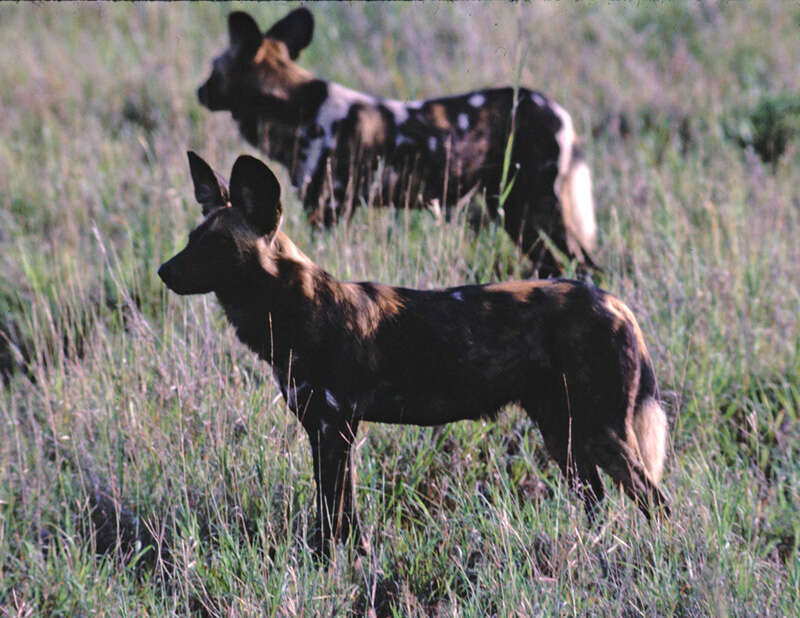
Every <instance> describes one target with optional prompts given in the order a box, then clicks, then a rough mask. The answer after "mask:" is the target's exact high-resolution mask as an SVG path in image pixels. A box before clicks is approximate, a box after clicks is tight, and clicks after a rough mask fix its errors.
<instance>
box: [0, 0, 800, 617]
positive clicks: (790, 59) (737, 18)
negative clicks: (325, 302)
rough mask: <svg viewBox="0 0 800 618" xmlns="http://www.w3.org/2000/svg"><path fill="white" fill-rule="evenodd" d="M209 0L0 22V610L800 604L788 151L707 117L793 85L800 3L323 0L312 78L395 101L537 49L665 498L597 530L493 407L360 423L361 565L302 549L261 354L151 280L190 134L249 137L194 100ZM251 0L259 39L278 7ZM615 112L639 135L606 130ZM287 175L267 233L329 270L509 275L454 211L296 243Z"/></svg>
mask: <svg viewBox="0 0 800 618" xmlns="http://www.w3.org/2000/svg"><path fill="white" fill-rule="evenodd" d="M229 9H230V7H224V6H216V5H211V4H202V5H194V6H188V5H179V6H168V5H161V6H158V5H157V6H141V5H138V6H133V5H126V6H122V5H119V6H117V5H114V6H111V5H100V6H98V5H67V6H55V5H11V6H0V41H2V50H3V52H4V53H2V54H0V107H1V108H2V110H3V113H2V114H0V134H1V135H2V136H3V139H2V140H0V330H2V332H3V333H4V335H3V336H2V338H0V362H2V366H3V368H4V369H6V370H7V373H8V374H9V377H8V381H7V384H6V385H5V387H4V388H2V390H0V613H3V614H14V615H16V614H20V615H45V614H54V615H70V616H71V615H89V614H101V615H143V614H148V615H152V614H173V613H177V614H184V613H203V612H206V613H211V614H225V615H261V614H271V615H317V614H326V615H330V614H337V615H338V614H344V613H347V612H353V613H355V614H367V613H369V612H370V610H371V608H373V607H374V608H376V612H377V614H378V615H392V614H394V615H430V614H436V613H438V614H440V615H465V616H485V615H490V614H495V615H511V614H518V615H536V614H542V613H546V614H586V613H591V614H604V615H621V614H625V615H639V614H647V615H673V614H679V615H709V614H713V615H722V614H734V615H767V614H771V615H797V614H798V613H800V553H799V552H798V543H800V523H798V521H800V520H798V517H797V512H798V510H800V497H799V496H800V466H798V463H797V462H798V461H800V446H798V445H800V425H799V424H798V420H799V419H798V410H800V377H798V376H799V375H800V327H798V307H800V277H798V264H800V243H798V242H797V238H798V236H800V209H799V208H798V192H797V187H798V186H800V165H799V164H800V154H798V153H800V149H798V142H797V141H796V140H794V138H790V140H789V141H788V143H787V144H786V147H785V151H784V153H783V155H782V156H781V157H780V158H779V159H778V160H777V161H776V162H774V164H764V163H762V162H761V160H760V159H759V158H758V156H757V155H756V153H755V152H754V151H753V150H752V149H749V148H748V149H745V150H742V149H741V148H740V146H739V144H737V143H736V142H735V141H734V140H731V139H728V137H727V135H726V125H725V121H726V119H727V118H730V117H731V116H730V114H734V115H735V114H736V113H739V110H744V109H755V108H757V106H758V105H759V103H760V102H761V101H765V100H767V101H769V100H773V99H775V100H778V99H777V98H780V100H784V98H783V97H786V95H787V93H789V95H791V93H795V96H796V95H797V93H799V92H800V74H799V73H798V72H797V63H796V60H797V58H798V57H800V39H799V38H798V37H797V36H796V28H797V25H798V23H800V9H798V7H797V6H796V5H793V4H791V3H766V2H764V3H728V4H726V3H722V4H719V5H712V4H688V5H681V4H676V3H655V4H651V3H642V4H636V3H622V4H621V5H618V6H617V5H616V4H608V3H603V4H600V3H598V4H594V3H556V2H549V3H533V4H532V5H526V6H518V5H514V6H506V5H489V6H483V5H477V4H468V5H453V4H424V5H409V6H406V5H370V6H367V5H360V4H352V5H349V4H344V5H325V6H318V7H317V6H315V7H313V10H314V13H315V17H316V19H317V29H316V34H315V40H314V42H313V43H312V45H311V47H310V48H309V49H308V50H307V51H306V52H305V53H304V54H303V56H301V62H302V64H303V65H304V66H306V67H307V68H309V69H311V70H313V71H315V72H316V73H317V74H319V75H321V76H324V77H328V78H332V79H335V80H338V81H340V82H341V83H344V84H345V85H347V86H350V87H354V88H358V89H362V90H366V91H370V92H374V93H380V94H383V95H389V96H396V97H401V98H417V97H427V96H435V95H441V94H446V93H455V92H461V91H465V90H469V89H472V88H478V87H483V86H486V85H492V84H499V83H514V82H515V80H516V75H517V70H518V68H519V67H518V66H516V65H515V63H516V50H517V49H520V47H519V46H520V45H521V46H522V47H523V48H524V47H525V46H528V51H527V53H526V54H524V58H525V61H524V64H523V66H522V72H521V83H522V84H523V85H526V86H531V87H534V88H537V89H540V90H542V91H544V92H547V93H549V94H552V95H553V96H555V97H556V98H557V99H558V100H559V101H560V102H561V103H562V104H563V105H564V106H565V107H566V108H567V109H568V110H569V111H570V112H571V113H572V114H573V115H574V118H575V121H576V125H577V128H578V131H579V133H580V134H581V135H583V136H584V137H585V142H584V146H585V150H586V151H587V157H588V159H589V162H590V165H591V168H592V171H593V174H594V181H595V190H596V200H597V203H598V219H599V225H600V232H601V235H600V247H599V250H598V252H597V257H598V260H599V262H600V263H601V264H603V265H604V266H605V268H606V270H605V274H604V275H603V276H602V277H601V279H600V280H599V281H598V282H599V283H601V284H602V285H603V286H604V287H606V288H607V289H609V290H611V291H613V292H614V293H616V294H617V295H619V296H620V297H621V298H623V299H624V300H625V301H626V302H627V303H628V304H630V306H631V307H632V308H633V309H634V311H635V313H636V315H637V316H638V318H639V320H640V323H641V324H642V327H643V330H644V332H645V335H646V339H647V342H648V345H649V347H650V351H651V353H652V355H653V357H654V361H655V366H656V370H657V373H658V377H659V381H660V384H661V387H662V391H663V395H664V399H665V400H666V403H667V407H668V409H669V415H670V418H671V426H672V442H671V448H670V456H669V461H668V468H667V472H666V477H665V488H666V490H667V492H668V493H669V495H670V497H671V500H672V502H673V505H674V509H673V511H674V515H673V517H672V519H670V520H669V521H668V522H665V523H663V524H657V525H654V526H652V527H651V526H648V525H647V523H646V522H645V521H643V519H642V517H641V516H640V515H639V514H638V513H637V512H636V510H635V508H634V507H633V506H632V505H631V504H630V503H629V501H627V500H625V499H623V498H621V497H619V496H616V495H611V496H610V498H609V500H608V501H607V505H606V506H605V507H604V512H603V516H604V517H603V523H602V525H600V526H598V527H597V528H595V529H589V528H588V527H587V525H586V521H585V518H584V516H583V514H582V509H581V506H580V503H579V501H577V500H576V499H575V498H574V497H573V496H572V495H571V494H570V493H569V492H568V491H567V488H566V487H565V486H564V483H563V482H562V479H561V478H560V476H559V474H558V473H557V470H556V469H555V468H554V466H552V465H551V464H550V463H549V462H548V460H547V458H546V456H545V455H544V451H543V448H542V445H541V441H540V438H539V436H538V433H537V431H536V429H535V428H534V427H533V426H531V424H530V423H529V422H528V421H527V420H526V419H525V418H524V415H522V414H520V413H519V411H517V410H514V409H510V410H509V411H508V412H507V413H505V414H503V415H502V416H501V418H500V420H499V421H498V422H497V423H495V424H491V423H461V424H457V425H453V426H449V427H447V428H445V429H436V430H433V429H418V428H403V427H389V426H380V425H369V426H365V427H364V429H363V431H362V433H361V435H360V441H359V444H358V448H357V449H356V459H357V471H358V483H357V487H358V497H359V512H360V514H361V517H362V524H363V526H364V529H365V536H366V538H367V541H368V542H369V543H370V551H369V553H368V555H366V556H364V557H362V558H360V559H359V560H355V559H354V558H352V557H351V556H350V555H349V554H348V552H347V549H346V548H344V547H339V548H337V550H336V552H335V555H334V561H333V564H332V566H331V568H330V569H328V570H327V571H325V570H321V569H319V568H318V567H317V565H315V564H314V562H313V561H312V560H311V558H310V556H309V551H308V548H307V546H306V544H305V538H306V537H307V535H308V534H309V525H310V520H311V517H312V514H311V512H310V507H311V504H312V500H313V490H314V488H313V479H312V474H311V469H310V468H311V464H310V457H309V456H308V447H307V444H306V438H305V435H304V434H303V432H302V430H301V429H300V427H299V425H298V424H297V423H296V421H295V420H294V419H293V418H292V416H291V414H290V413H289V412H288V411H287V410H286V409H285V408H284V405H283V403H282V401H280V400H279V399H276V397H277V395H278V391H277V388H276V387H275V386H274V385H273V384H272V382H271V380H270V379H269V371H268V369H267V368H266V367H265V366H264V365H263V364H259V363H257V362H256V361H255V359H254V358H252V355H251V354H250V353H249V352H248V351H247V350H245V349H244V348H243V346H242V345H241V344H239V343H238V342H237V341H236V338H235V335H234V334H233V333H232V331H231V329H230V328H229V327H228V326H227V325H226V323H225V319H224V317H223V315H222V313H221V311H220V309H219V307H218V306H217V304H216V301H215V300H214V299H213V298H212V297H207V298H206V297H204V298H199V297H198V298H189V299H184V298H179V297H177V296H175V295H171V294H167V292H166V290H165V289H164V288H163V286H162V285H161V284H160V282H159V281H158V278H157V276H156V269H157V267H158V265H159V264H160V263H161V262H162V261H163V260H164V259H165V258H167V257H169V256H170V255H172V253H173V252H174V251H175V250H176V249H179V248H180V247H181V246H182V244H183V243H184V242H185V239H186V235H187V232H188V231H189V229H190V228H191V226H192V225H193V223H194V222H195V221H197V220H198V219H199V215H200V213H199V207H198V206H197V205H196V204H195V203H194V200H193V196H192V190H191V185H190V178H189V174H188V169H187V164H186V159H185V151H186V150H187V149H188V148H191V149H195V150H197V151H198V152H200V153H201V154H202V155H203V156H204V157H205V158H207V159H208V160H209V161H210V162H211V163H212V164H214V165H215V166H216V167H218V168H219V169H220V170H223V171H225V170H227V169H229V166H230V165H231V164H232V162H233V161H234V159H235V157H236V156H237V155H238V154H240V153H242V152H253V151H252V150H251V149H250V148H249V147H247V146H246V145H245V144H244V142H243V141H242V140H241V139H240V138H239V137H238V135H237V132H236V129H235V126H234V124H233V122H232V120H231V119H230V117H229V116H228V115H226V114H211V113H209V112H208V111H206V110H204V109H202V108H200V106H199V104H198V103H197V101H196V99H195V96H194V90H195V88H196V87H197V85H198V84H199V83H200V82H201V80H202V79H204V78H205V76H206V74H207V71H208V69H209V67H210V59H211V57H212V56H213V55H215V54H216V53H218V52H219V50H221V49H222V47H223V46H224V44H225V38H226V34H225V32H226V27H225V16H226V14H227V12H228V11H229ZM249 9H250V10H251V11H252V12H253V13H255V14H256V15H257V16H258V18H259V21H260V23H261V24H262V26H264V27H266V26H267V25H268V24H269V23H270V21H271V20H273V19H275V18H277V17H278V16H280V15H281V14H283V13H284V12H285V10H286V7H282V6H276V5H263V6H252V7H249ZM754 42H755V43H754ZM787 100H788V99H787ZM776 109H777V108H776ZM621 117H625V118H627V119H628V128H629V130H628V131H627V133H626V132H624V131H623V132H620V131H617V130H615V129H614V125H613V123H612V124H608V123H607V122H606V121H607V119H609V118H611V119H613V118H621ZM684 121H685V122H684ZM593 133H594V137H592V134H593ZM623 133H624V135H623ZM276 171H278V174H279V178H280V180H281V182H282V184H283V186H284V188H285V189H284V191H285V198H284V212H285V216H286V220H285V222H284V229H285V230H286V231H287V232H288V233H289V235H290V236H291V237H292V238H293V239H295V240H296V242H297V243H298V244H299V246H300V247H301V248H302V249H303V250H304V251H305V252H307V253H308V254H309V255H310V256H311V257H312V258H313V259H314V260H316V261H317V262H318V263H319V264H321V265H322V266H324V267H325V268H327V269H328V270H329V271H330V272H332V273H333V274H335V275H336V276H339V277H341V278H346V279H373V280H380V281H384V282H387V283H393V284H398V285H406V286H418V287H434V286H443V285H452V284H460V283H464V282H485V281H490V280H495V279H497V278H505V277H513V276H520V275H521V274H524V272H525V265H524V264H523V263H521V261H520V258H519V256H518V254H517V253H516V251H515V248H514V247H513V245H512V244H511V243H510V241H508V239H507V237H506V236H505V234H504V232H502V230H498V229H497V228H496V227H493V226H492V225H487V226H484V227H483V228H482V229H481V230H480V231H479V232H478V233H475V232H473V231H472V230H471V229H470V227H469V226H468V225H467V223H466V219H467V218H468V217H467V213H456V215H455V216H453V217H452V218H450V219H443V220H437V219H435V218H434V217H433V216H432V215H431V214H430V213H428V212H415V213H408V212H393V211H389V210H381V211H378V210H373V209H369V208H362V209H360V210H359V211H358V212H357V214H356V216H355V218H354V220H353V222H352V223H351V224H350V225H349V226H339V227H337V228H336V229H334V230H331V231H330V232H323V233H321V232H312V231H311V230H310V229H309V228H308V226H307V224H306V222H305V219H304V216H303V214H302V212H301V210H302V209H301V205H300V203H299V202H298V200H297V198H296V196H295V195H294V194H293V192H292V191H291V189H290V188H289V183H288V178H287V175H286V173H285V170H282V169H276ZM115 512H118V514H117V515H115ZM118 525H119V530H117V529H116V528H117V526H118ZM119 535H122V538H123V539H124V540H125V542H124V543H121V544H119V545H118V546H115V545H114V544H113V542H112V541H113V540H114V539H115V538H117V537H118V536H119ZM137 540H138V541H139V544H137V542H136V541H137ZM149 545H155V546H157V547H158V548H159V549H158V551H147V548H148V546H149ZM103 550H105V551H103Z"/></svg>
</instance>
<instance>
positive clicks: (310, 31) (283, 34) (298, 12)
mask: <svg viewBox="0 0 800 618" xmlns="http://www.w3.org/2000/svg"><path fill="white" fill-rule="evenodd" d="M266 36H267V37H270V38H273V39H278V40H279V41H283V42H284V43H286V47H288V48H289V57H290V58H291V59H292V60H295V59H297V56H299V55H300V52H301V51H303V50H304V49H305V48H306V47H308V44H309V43H311V38H312V37H313V36H314V16H313V15H311V11H309V10H308V9H307V8H305V7H303V6H301V7H300V8H299V9H295V10H294V11H292V12H291V13H289V14H288V15H287V16H286V17H284V18H283V19H281V20H279V21H277V22H275V23H274V24H273V26H272V28H270V29H269V30H268V31H267V34H266Z"/></svg>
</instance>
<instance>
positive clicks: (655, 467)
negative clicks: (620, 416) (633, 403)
mask: <svg viewBox="0 0 800 618" xmlns="http://www.w3.org/2000/svg"><path fill="white" fill-rule="evenodd" d="M633 432H634V433H635V434H636V441H637V442H638V443H639V453H640V455H641V457H642V462H643V463H644V467H645V469H646V470H647V473H648V474H649V475H650V480H651V481H653V483H655V484H658V482H659V481H660V480H661V474H662V473H663V471H664V459H665V458H666V456H667V415H666V414H665V413H664V410H663V408H662V407H661V406H660V405H659V403H658V402H657V401H656V400H655V399H654V398H653V397H648V398H647V399H645V400H644V401H643V402H642V405H640V406H639V407H638V408H637V410H636V412H635V413H634V415H633Z"/></svg>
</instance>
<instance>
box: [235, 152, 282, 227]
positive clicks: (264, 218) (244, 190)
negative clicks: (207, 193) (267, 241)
mask: <svg viewBox="0 0 800 618" xmlns="http://www.w3.org/2000/svg"><path fill="white" fill-rule="evenodd" d="M231 206H233V208H238V209H239V210H241V211H242V212H243V213H244V216H245V219H246V220H247V222H248V223H249V224H250V226H251V227H252V228H253V230H254V231H255V232H256V233H257V234H258V235H259V236H264V235H266V234H271V233H272V232H274V231H275V230H277V229H278V223H280V219H281V185H280V183H279V182H278V179H277V178H275V174H273V173H272V170H270V169H269V168H268V167H267V166H266V165H264V164H263V163H262V162H261V161H259V160H258V159H256V158H255V157H251V156H250V155H242V156H240V157H239V158H238V159H236V163H234V164H233V170H232V171H231Z"/></svg>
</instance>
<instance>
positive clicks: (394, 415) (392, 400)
mask: <svg viewBox="0 0 800 618" xmlns="http://www.w3.org/2000/svg"><path fill="white" fill-rule="evenodd" d="M514 400H515V397H513V395H512V394H510V393H506V392H503V390H502V389H497V390H494V391H493V392H491V391H488V390H485V391H483V392H478V393H476V392H474V391H473V392H469V393H468V392H466V391H465V390H463V389H460V390H456V389H453V390H449V389H442V390H438V389H437V390H417V389H414V388H413V387H412V388H410V389H404V390H403V391H399V390H394V389H389V388H378V389H376V390H375V391H373V392H372V393H370V395H369V396H368V397H364V398H362V401H363V403H364V405H363V410H361V411H360V412H361V414H359V416H361V418H363V419H364V420H366V421H371V422H375V423H393V424H401V425H422V426H430V425H443V424H445V423H451V422H454V421H460V420H469V419H478V418H481V417H487V416H488V417H491V416H494V415H495V414H496V413H497V411H498V409H499V408H501V407H502V406H504V405H505V404H507V403H510V402H512V401H514Z"/></svg>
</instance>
